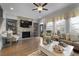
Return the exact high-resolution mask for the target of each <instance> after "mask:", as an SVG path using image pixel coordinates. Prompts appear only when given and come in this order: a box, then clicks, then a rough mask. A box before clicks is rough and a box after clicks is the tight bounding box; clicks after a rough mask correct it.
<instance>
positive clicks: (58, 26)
mask: <svg viewBox="0 0 79 59" xmlns="http://www.w3.org/2000/svg"><path fill="white" fill-rule="evenodd" d="M55 24H56V25H55V28H56V33H57V31H60V34H63V33H65V20H64V19H62V20H58V21H56V23H55Z"/></svg>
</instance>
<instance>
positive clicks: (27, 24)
mask: <svg viewBox="0 0 79 59" xmlns="http://www.w3.org/2000/svg"><path fill="white" fill-rule="evenodd" d="M30 26H32V21H27V20H20V27H23V28H29V27H30Z"/></svg>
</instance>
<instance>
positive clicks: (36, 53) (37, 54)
mask: <svg viewBox="0 0 79 59" xmlns="http://www.w3.org/2000/svg"><path fill="white" fill-rule="evenodd" d="M28 56H47V55H46V54H44V53H43V52H41V51H40V50H37V51H35V52H33V53H31V54H29V55H28Z"/></svg>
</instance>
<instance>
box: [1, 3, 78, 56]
mask: <svg viewBox="0 0 79 59" xmlns="http://www.w3.org/2000/svg"><path fill="white" fill-rule="evenodd" d="M78 19H79V4H78V3H74V4H73V3H0V55H1V56H79V31H78V30H79V20H78Z"/></svg>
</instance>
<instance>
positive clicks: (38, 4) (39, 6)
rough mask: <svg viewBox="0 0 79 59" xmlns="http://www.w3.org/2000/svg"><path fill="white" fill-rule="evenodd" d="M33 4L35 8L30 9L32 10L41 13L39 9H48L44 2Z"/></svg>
mask: <svg viewBox="0 0 79 59" xmlns="http://www.w3.org/2000/svg"><path fill="white" fill-rule="evenodd" d="M33 4H34V5H35V6H36V8H35V9H32V10H33V11H34V10H37V11H38V12H39V13H41V11H43V10H45V11H47V10H48V9H46V8H45V6H46V5H47V3H44V4H42V3H33Z"/></svg>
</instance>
